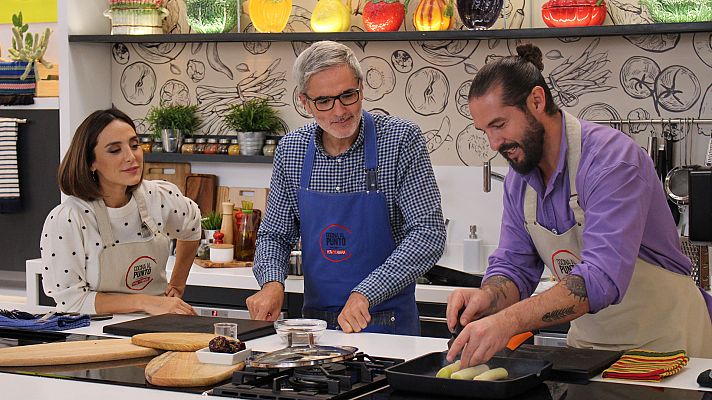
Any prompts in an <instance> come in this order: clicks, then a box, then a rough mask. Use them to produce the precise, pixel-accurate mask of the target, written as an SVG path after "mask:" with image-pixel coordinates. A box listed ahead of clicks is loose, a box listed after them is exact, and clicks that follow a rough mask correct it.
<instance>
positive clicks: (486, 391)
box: [386, 352, 551, 399]
mask: <svg viewBox="0 0 712 400" xmlns="http://www.w3.org/2000/svg"><path fill="white" fill-rule="evenodd" d="M446 355H447V352H437V353H429V354H426V355H423V356H420V357H418V358H414V359H412V360H409V361H406V362H404V363H401V364H398V365H394V366H392V367H390V368H387V369H386V377H387V378H388V384H389V385H390V386H391V387H392V388H394V389H396V390H401V391H407V392H415V393H421V394H430V395H433V396H455V397H467V398H482V399H506V398H510V397H514V396H517V395H519V394H522V393H524V392H526V391H528V390H531V389H533V388H534V387H536V386H537V385H539V384H540V383H542V382H543V381H544V380H545V379H546V378H547V377H548V376H549V372H550V371H551V362H550V361H546V360H535V359H526V358H513V357H493V358H492V359H490V360H489V361H488V362H487V365H488V366H489V367H490V368H499V367H503V368H506V369H507V371H508V372H509V378H507V379H503V380H500V381H492V382H489V381H463V380H458V379H445V378H436V377H435V374H436V373H437V372H438V370H440V368H442V367H444V366H445V365H448V364H449V362H448V361H447V360H446V359H445V356H446Z"/></svg>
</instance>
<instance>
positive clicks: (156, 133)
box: [146, 105, 201, 153]
mask: <svg viewBox="0 0 712 400" xmlns="http://www.w3.org/2000/svg"><path fill="white" fill-rule="evenodd" d="M146 122H148V124H149V125H150V128H151V132H152V136H153V138H154V140H158V139H159V138H160V140H161V141H162V142H163V151H165V152H167V153H175V152H177V151H178V150H180V146H181V145H182V144H183V138H184V137H185V136H190V135H192V134H193V132H195V131H197V130H198V127H199V126H200V123H201V120H200V117H199V116H198V106H181V105H168V106H163V107H153V108H151V110H150V111H149V112H148V115H146Z"/></svg>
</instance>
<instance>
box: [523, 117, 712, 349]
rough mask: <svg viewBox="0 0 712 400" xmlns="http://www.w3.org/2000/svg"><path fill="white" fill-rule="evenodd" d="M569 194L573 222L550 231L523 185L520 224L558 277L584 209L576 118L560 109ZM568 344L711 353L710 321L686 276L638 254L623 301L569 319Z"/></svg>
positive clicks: (577, 244)
mask: <svg viewBox="0 0 712 400" xmlns="http://www.w3.org/2000/svg"><path fill="white" fill-rule="evenodd" d="M563 113H564V118H565V121H566V141H567V143H568V151H567V155H566V162H567V165H568V173H569V182H570V188H571V189H570V190H571V198H570V201H569V206H570V207H571V209H572V210H573V213H574V217H575V219H576V224H574V226H573V227H571V229H569V230H568V231H566V232H564V233H562V234H556V233H553V232H550V231H549V230H548V229H546V228H544V227H542V226H541V225H539V224H538V223H537V222H536V210H537V202H538V198H537V193H536V191H535V190H534V189H533V188H532V187H531V186H529V187H527V191H526V194H525V197H524V218H525V227H526V229H527V231H528V232H529V235H530V236H531V238H532V241H533V242H534V246H535V247H536V249H537V252H538V253H539V256H540V257H541V259H542V260H543V261H544V264H546V266H547V267H548V268H549V269H550V270H551V272H552V274H553V276H554V277H555V279H557V280H560V279H561V278H562V277H564V276H565V275H567V274H569V273H570V272H571V270H572V269H573V267H574V266H575V265H576V264H578V263H580V262H581V256H580V254H581V249H582V248H583V235H582V233H583V226H584V225H583V224H584V212H583V210H582V209H581V207H580V206H579V204H578V191H577V189H576V173H577V171H578V164H579V159H580V156H581V123H580V122H579V121H578V119H576V117H574V116H572V115H571V114H569V113H567V112H565V111H563ZM568 344H569V345H570V346H574V347H579V348H593V349H609V350H627V349H632V348H645V349H649V350H656V351H672V350H677V349H684V350H686V351H687V354H688V355H690V356H692V357H705V358H709V357H712V322H711V321H710V317H709V311H708V310H707V306H706V303H705V301H704V299H703V297H702V293H700V291H699V289H698V288H697V286H695V283H694V281H693V280H692V278H691V277H690V276H686V275H681V274H678V273H675V272H672V271H668V270H666V269H664V268H662V267H660V266H657V265H652V264H650V263H648V262H645V261H644V260H641V259H640V258H638V260H637V261H636V263H635V269H634V271H633V277H632V279H631V281H630V285H629V286H628V290H627V291H626V293H625V295H624V297H623V300H622V301H621V302H620V303H619V304H615V305H611V306H608V307H606V308H604V309H603V310H601V311H599V312H597V313H596V314H585V315H583V316H581V317H579V318H577V319H575V320H573V321H571V329H570V330H569V334H568Z"/></svg>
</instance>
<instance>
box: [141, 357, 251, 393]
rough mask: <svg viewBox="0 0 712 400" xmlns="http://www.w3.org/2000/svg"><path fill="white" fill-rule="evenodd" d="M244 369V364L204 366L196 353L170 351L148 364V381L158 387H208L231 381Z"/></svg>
mask: <svg viewBox="0 0 712 400" xmlns="http://www.w3.org/2000/svg"><path fill="white" fill-rule="evenodd" d="M244 367H245V363H244V362H241V363H238V364H235V365H219V364H203V363H201V362H200V361H199V360H198V356H197V355H196V354H195V352H184V351H169V352H166V353H163V354H161V355H160V356H158V357H156V358H154V359H153V360H151V362H149V363H148V365H147V366H146V380H147V381H148V382H149V383H150V384H152V385H156V386H168V387H194V386H208V385H214V384H216V383H220V382H222V381H224V380H227V379H230V377H231V376H232V374H233V372H235V371H239V370H241V369H243V368H244Z"/></svg>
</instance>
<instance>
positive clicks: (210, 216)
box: [200, 211, 222, 242]
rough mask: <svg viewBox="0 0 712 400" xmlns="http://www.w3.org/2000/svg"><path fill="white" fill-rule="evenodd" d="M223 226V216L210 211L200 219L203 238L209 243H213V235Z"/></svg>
mask: <svg viewBox="0 0 712 400" xmlns="http://www.w3.org/2000/svg"><path fill="white" fill-rule="evenodd" d="M221 226H222V214H220V213H218V212H215V211H210V212H209V213H207V214H205V216H204V217H203V218H201V219H200V227H201V228H202V229H203V236H205V239H207V240H208V241H209V242H212V241H213V234H214V233H215V231H217V230H219V229H220V227H221Z"/></svg>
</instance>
